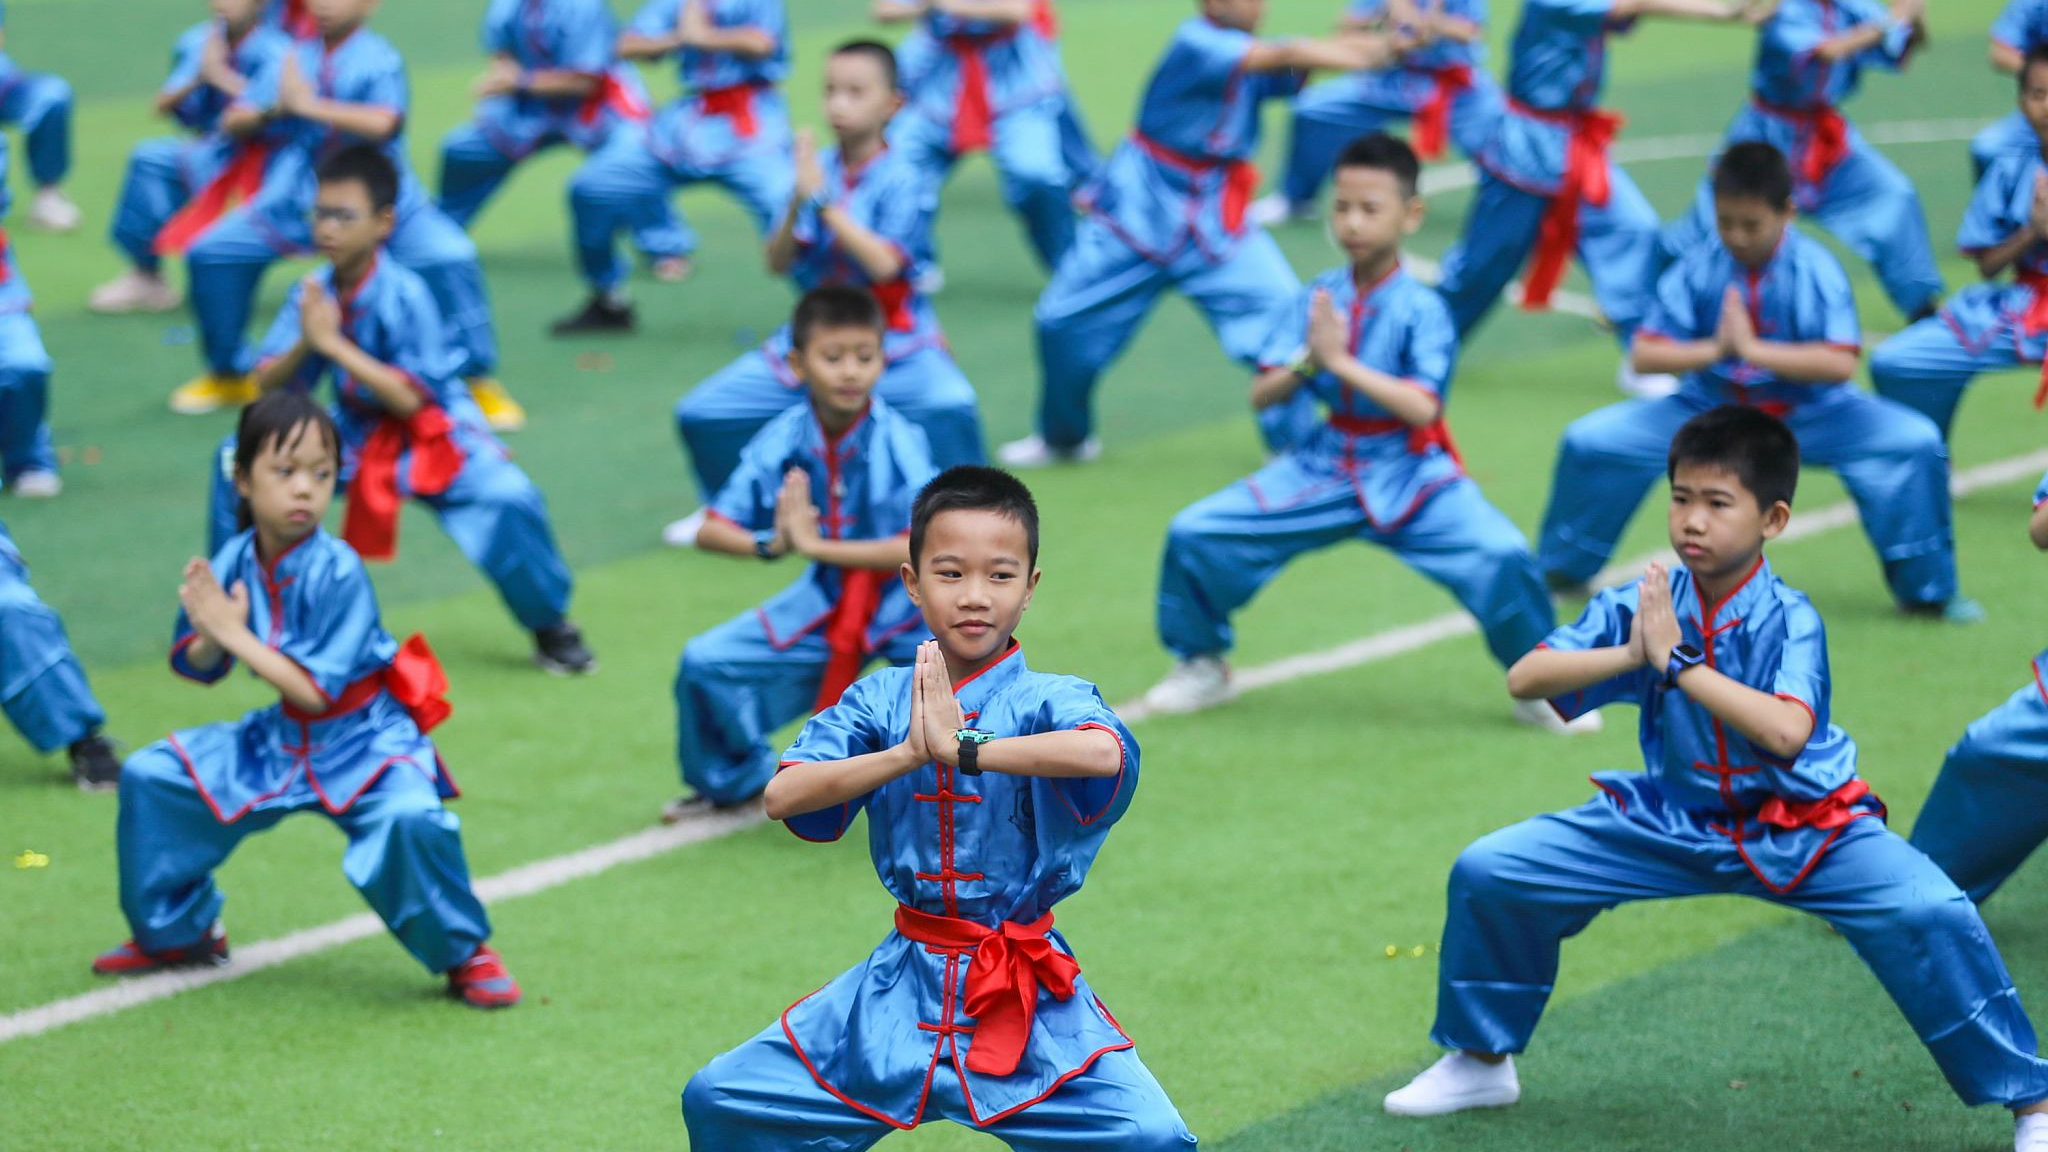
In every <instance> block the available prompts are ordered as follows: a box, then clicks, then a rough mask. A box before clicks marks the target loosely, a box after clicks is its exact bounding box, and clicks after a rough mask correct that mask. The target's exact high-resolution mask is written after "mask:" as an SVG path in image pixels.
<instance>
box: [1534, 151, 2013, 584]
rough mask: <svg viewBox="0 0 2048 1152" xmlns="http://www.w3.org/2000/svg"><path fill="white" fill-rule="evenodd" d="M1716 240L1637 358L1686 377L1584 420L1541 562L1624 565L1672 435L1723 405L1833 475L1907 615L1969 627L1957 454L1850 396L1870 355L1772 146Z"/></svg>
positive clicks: (1732, 169)
mask: <svg viewBox="0 0 2048 1152" xmlns="http://www.w3.org/2000/svg"><path fill="white" fill-rule="evenodd" d="M1713 189H1714V215H1715V225H1716V229H1717V232H1718V243H1710V244H1703V245H1700V246H1699V247H1696V248H1694V249H1693V250H1692V251H1691V252H1688V253H1687V254H1686V256H1685V258H1684V259H1683V260H1680V261H1679V262H1678V263H1677V264H1675V265H1673V266H1672V267H1671V268H1669V269H1667V270H1666V271H1665V273H1664V275H1663V277H1662V278H1661V279H1660V280H1659V281H1658V283H1657V294H1656V300H1655V303H1654V304H1653V305H1652V306H1651V308H1650V311H1649V315H1648V316H1646V317H1645V318H1644V321H1643V325H1642V328H1641V329H1640V330H1639V331H1637V333H1636V335H1635V339H1634V341H1633V343H1632V344H1631V346H1630V355H1631V357H1632V358H1633V359H1634V362H1635V368H1636V370H1637V371H1639V372H1645V373H1674V374H1678V375H1680V376H1681V377H1682V381H1681V384H1680V386H1679V390H1678V391H1677V392H1676V393H1675V394H1673V395H1670V396H1666V397H1663V398H1661V399H1657V400H1645V399H1637V400H1627V401H1623V402H1621V403H1619V404H1615V405H1611V406H1609V407H1606V408H1602V409H1600V410H1599V411H1597V412H1594V413H1591V414H1590V415H1587V416H1582V417H1580V418H1579V419H1577V420H1575V421H1573V422H1572V423H1571V425H1570V426H1569V427H1567V428H1566V429H1565V432H1564V438H1563V441H1562V443H1561V444H1560V445H1559V449H1558V462H1557V471H1556V473H1555V475H1554V476H1553V478H1552V481H1551V489H1550V507H1549V510H1548V511H1546V512H1545V513H1544V517H1543V531H1542V537H1541V544H1540V546H1539V549H1538V558H1539V560H1540V562H1541V563H1542V566H1543V571H1544V573H1545V574H1546V575H1547V576H1548V577H1549V579H1550V581H1551V583H1552V584H1553V585H1554V586H1556V587H1559V588H1565V589H1577V588H1583V587H1584V585H1585V584H1586V582H1587V581H1590V580H1591V579H1593V577H1594V575H1595V574H1596V573H1598V572H1599V570H1600V567H1601V565H1602V564H1604V563H1606V561H1607V558H1608V557H1609V556H1610V555H1612V554H1613V552H1614V548H1615V545H1616V543H1617V542H1618V541H1619V540H1620V539H1621V533H1622V529H1624V528H1626V527H1627V526H1628V521H1629V517H1630V516H1632V515H1633V514H1634V513H1635V509H1636V505H1637V504H1638V503H1640V502H1641V501H1642V498H1643V493H1644V492H1645V491H1647V490H1648V489H1649V487H1650V485H1651V483H1652V482H1653V481H1655V479H1656V477H1657V471H1658V469H1659V468H1660V467H1661V466H1662V461H1663V460H1664V458H1665V454H1666V451H1667V450H1668V449H1669V447H1670V445H1671V436H1672V434H1673V433H1674V432H1676V431H1677V430H1678V428H1679V426H1680V425H1682V424H1684V423H1685V422H1686V421H1687V420H1689V419H1691V418H1692V417H1693V416H1696V415H1698V414H1699V413H1701V412H1704V411H1706V410H1707V409H1709V408H1712V407H1714V406H1716V405H1720V404H1743V405H1749V406H1751V407H1755V408H1759V409H1762V410H1763V411H1764V412H1767V413H1769V414H1770V415H1773V416H1776V417H1778V418H1780V419H1782V420H1784V421H1785V423H1786V424H1787V425H1788V426H1789V427H1790V428H1791V429H1792V432H1793V434H1794V435H1795V436H1797V437H1798V438H1799V443H1800V445H1801V447H1802V449H1803V450H1804V455H1805V457H1806V459H1807V460H1808V461H1809V462H1811V463H1815V464H1820V465H1823V466H1825V467H1828V468H1832V469H1834V470H1835V472H1836V474H1837V475H1839V476H1840V477H1841V479H1842V485H1843V487H1845V488H1847V489H1848V490H1849V496H1850V498H1851V499H1852V500H1854V501H1855V503H1856V509H1857V511H1858V512H1859V513H1861V515H1862V519H1863V531H1864V533H1865V534H1866V535H1867V536H1869V537H1870V542H1871V543H1872V544H1873V545H1874V546H1876V548H1877V554H1878V558H1879V559H1880V560H1881V561H1882V562H1883V566H1884V576H1885V582H1886V583H1887V584H1889V585H1890V586H1891V593H1892V597H1893V599H1894V600H1895V601H1896V602H1897V604H1898V606H1899V609H1900V610H1901V611H1903V612H1907V613H1911V614H1915V615H1927V616H1933V617H1938V618H1942V619H1946V620H1951V621H1956V622H1968V621H1972V620H1977V619H1981V618H1982V617H1983V614H1984V612H1983V609H1982V608H1980V607H1978V605H1977V604H1976V602H1975V601H1973V600H1969V599H1967V598H1965V597H1964V596H1962V595H1961V593H1960V592H1958V591H1957V586H1956V555H1955V537H1954V532H1953V529H1952V527H1951V524H1950V508H1949V491H1948V450H1947V449H1946V448H1945V447H1944V446H1943V445H1942V440H1941V432H1940V430H1939V429H1937V428H1935V427H1934V425H1933V423H1932V422H1930V421H1928V420H1927V419H1926V418H1924V417H1922V416H1921V415H1920V414H1919V413H1917V412H1914V411H1912V410H1911V409H1909V408H1906V407H1904V406H1902V405H1899V404H1894V403H1892V402H1891V401H1889V400H1882V399H1879V398H1878V397H1875V396H1872V395H1870V394H1869V393H1868V392H1865V391H1863V390H1861V389H1859V388H1857V387H1856V386H1855V385H1854V384H1852V383H1850V379H1851V378H1852V377H1853V376H1855V375H1856V360H1857V357H1858V356H1859V355H1860V354H1861V351H1862V333H1861V330H1860V328H1859V326H1858V323H1857V319H1856V301H1855V300H1854V299H1853V298H1852V297H1851V295H1850V292H1849V277H1848V275H1847V273H1845V272H1843V271H1842V265H1841V262H1840V261H1838V260H1836V259H1835V257H1834V256H1833V254H1831V253H1829V252H1828V250H1827V249H1825V248H1823V247H1821V245H1820V244H1819V243H1818V242H1816V241H1814V240H1812V239H1809V238H1808V237H1807V236H1806V234H1805V233H1804V232H1801V231H1800V230H1799V229H1798V228H1796V227H1794V226H1793V224H1792V217H1793V208H1792V172H1791V169H1790V167H1789V166H1788V165H1787V164H1786V163H1785V157H1784V154H1783V153H1780V152H1779V151H1778V150H1777V149H1776V148H1773V147H1772V146H1770V145H1769V144H1765V143H1763V142H1761V141H1755V140H1752V141H1745V142H1743V143H1740V144H1735V145H1731V146H1730V147H1729V148H1728V150H1727V151H1726V152H1723V153H1722V154H1721V159H1720V160H1719V161H1718V162H1717V163H1716V164H1715V167H1714V177H1713Z"/></svg>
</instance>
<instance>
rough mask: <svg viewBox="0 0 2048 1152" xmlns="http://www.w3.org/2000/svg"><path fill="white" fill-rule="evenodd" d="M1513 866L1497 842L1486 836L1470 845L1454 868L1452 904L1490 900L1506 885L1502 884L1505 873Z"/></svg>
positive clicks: (1459, 854)
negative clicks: (1463, 900)
mask: <svg viewBox="0 0 2048 1152" xmlns="http://www.w3.org/2000/svg"><path fill="white" fill-rule="evenodd" d="M1508 866H1509V862H1508V859H1507V857H1506V855H1505V854H1504V853H1502V852H1501V851H1500V850H1499V848H1498V847H1497V846H1496V845H1495V844H1494V843H1493V837H1491V836H1482V837H1480V838H1479V839H1477V840H1474V841H1473V842H1472V843H1471V844H1469V845H1467V846H1466V848H1465V850H1464V851H1463V852H1460V853H1458V859H1457V860H1456V862H1454V863H1453V864H1452V865H1451V880H1450V893H1451V901H1452V902H1453V903H1456V902H1457V901H1458V900H1459V899H1461V898H1463V899H1467V900H1488V899H1491V898H1493V897H1495V896H1498V895H1499V894H1500V893H1501V892H1502V891H1503V890H1504V889H1505V885H1504V884H1503V883H1502V882H1501V875H1502V871H1503V870H1504V869H1505V868H1507V867H1508Z"/></svg>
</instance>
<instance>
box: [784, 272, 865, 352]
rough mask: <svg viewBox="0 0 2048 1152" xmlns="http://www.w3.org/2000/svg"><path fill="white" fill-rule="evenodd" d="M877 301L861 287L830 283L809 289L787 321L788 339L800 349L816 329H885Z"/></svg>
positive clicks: (808, 341)
mask: <svg viewBox="0 0 2048 1152" xmlns="http://www.w3.org/2000/svg"><path fill="white" fill-rule="evenodd" d="M888 326H889V324H888V320H887V319H886V318H885V317H884V316H883V315H882V306H881V304H879V303H877V302H876V301H875V298H874V296H873V295H871V294H869V292H868V290H867V289H865V288H854V287H850V286H847V285H844V284H832V285H827V286H826V287H823V288H813V289H811V290H810V291H809V292H806V293H804V296H803V299H801V300H798V301H797V302H796V314H795V315H794V316H792V317H790V320H789V341H790V343H792V344H794V345H796V346H797V347H798V348H802V347H803V346H804V345H806V344H808V343H810V339H811V333H812V332H814V331H816V330H817V329H819V328H872V329H874V330H875V331H876V332H877V333H881V332H883V331H885V330H886V329H887V328H888Z"/></svg>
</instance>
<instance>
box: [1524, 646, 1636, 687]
mask: <svg viewBox="0 0 2048 1152" xmlns="http://www.w3.org/2000/svg"><path fill="white" fill-rule="evenodd" d="M1642 666H1643V661H1642V657H1641V656H1639V655H1637V653H1636V650H1635V649H1634V648H1633V647H1631V646H1629V645H1626V644H1623V645H1619V646H1617V647H1614V648H1592V649H1588V650H1586V651H1584V652H1560V651H1558V650H1556V649H1553V648H1538V649H1536V650H1535V651H1533V652H1530V653H1529V654H1527V655H1525V656H1523V657H1522V658H1521V659H1520V660H1517V661H1515V666H1514V667H1512V668H1510V669H1508V695H1510V696H1513V697H1514V698H1515V699H1517V700H1551V699H1555V698H1556V697H1559V696H1564V695H1567V694H1569V693H1572V692H1577V691H1578V690H1579V689H1581V688H1590V687H1592V686H1593V685H1595V684H1599V683H1603V682H1605V681H1608V680H1612V679H1614V678H1615V677H1616V676H1623V675H1626V674H1628V673H1630V672H1633V671H1635V670H1636V669H1638V668H1640V667H1642Z"/></svg>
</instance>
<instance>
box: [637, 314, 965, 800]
mask: <svg viewBox="0 0 2048 1152" xmlns="http://www.w3.org/2000/svg"><path fill="white" fill-rule="evenodd" d="M886 334H887V327H886V323H885V321H884V320H883V317H882V308H881V305H879V304H877V303H875V299H874V297H872V296H870V295H868V294H867V293H866V292H864V291H862V290H861V289H858V288H845V287H837V288H818V289H814V290H812V291H810V292H808V293H805V295H804V298H803V300H802V301H800V302H799V303H798V304H797V307H796V315H795V317H794V318H793V319H792V320H791V321H790V331H789V338H790V351H789V369H790V371H791V372H793V373H794V374H795V375H796V376H797V378H798V379H799V380H801V381H803V385H804V388H805V390H806V392H807V393H808V401H807V402H805V403H799V404H797V405H795V406H794V407H791V408H790V409H788V410H787V411H785V412H784V413H783V414H782V415H780V416H777V417H776V418H775V419H773V420H771V421H769V422H768V424H767V426H766V427H764V428H762V429H761V431H760V432H758V433H756V434H755V436H754V438H753V439H752V440H750V441H748V442H747V447H746V450H745V451H744V452H742V453H741V454H740V465H739V468H738V469H737V470H735V471H734V472H733V474H732V477H731V478H730V479H728V480H727V481H726V482H725V487H724V489H722V490H721V491H720V492H719V493H718V496H717V498H716V499H714V500H713V501H712V502H711V510H710V515H709V516H708V518H707V519H706V520H705V522H704V526H703V528H702V529H701V530H699V531H698V533H697V547H699V548H702V549H704V550H705V551H708V552H722V553H724V554H726V555H729V556H743V557H747V558H750V559H751V558H756V557H758V558H759V559H762V560H776V559H780V558H781V557H783V556H787V555H792V554H794V555H796V556H800V557H802V558H804V559H805V560H808V561H809V562H810V563H809V564H808V565H807V566H806V567H805V568H804V571H803V575H802V576H800V577H799V578H798V579H797V582H796V583H794V584H792V585H790V586H789V587H788V588H786V589H784V590H783V591H782V592H780V593H779V594H777V595H776V596H775V597H774V598H772V599H770V600H769V601H768V602H767V603H766V604H763V605H762V606H761V607H759V608H757V609H755V610H754V611H751V612H748V613H746V614H744V615H742V616H740V617H738V618H736V619H733V620H729V621H727V622H726V623H724V624H721V625H719V626H718V627H716V628H714V629H712V630H711V631H709V632H707V633H705V634H704V635H702V636H698V637H696V638H695V639H693V640H691V641H690V642H689V643H688V644H686V645H684V647H683V656H682V660H681V662H680V664H679V665H678V666H677V668H676V685H675V692H676V726H677V727H676V731H677V738H676V758H677V759H678V761H680V762H681V764H682V770H683V783H684V784H685V785H687V786H688V787H689V788H690V789H691V790H692V792H694V793H695V795H694V797H690V796H685V797H684V798H683V799H682V800H680V801H677V802H675V803H673V804H670V805H669V806H668V807H666V808H664V809H663V811H662V816H663V819H664V820H667V821H670V822H673V821H674V820H677V819H680V818H681V817H682V816H683V815H684V814H686V813H687V812H688V811H690V810H691V808H692V807H695V806H699V805H702V804H711V805H716V806H719V807H729V806H731V805H734V804H739V803H742V802H744V801H747V800H751V799H753V798H754V797H755V796H758V795H760V793H761V789H763V788H765V787H767V786H768V778H769V777H771V776H773V775H774V774H775V755H774V750H773V749H772V748H770V746H769V744H768V736H769V734H770V733H772V732H774V731H775V729H777V728H779V727H781V726H782V725H784V724H787V723H788V722H789V721H791V720H793V719H795V718H797V717H798V716H801V715H803V714H804V713H805V712H806V711H812V712H815V711H817V710H818V709H820V708H824V707H826V706H829V705H831V704H833V703H834V702H836V701H837V700H838V699H839V694H840V693H841V692H844V691H845V690H846V686H847V685H849V684H851V683H853V681H854V679H855V677H857V676H859V675H860V670H861V668H862V667H864V666H865V665H866V664H867V662H868V661H869V659H871V658H872V657H875V656H880V657H882V658H884V659H886V660H888V661H890V662H891V663H895V664H907V663H909V662H910V659H911V657H913V656H914V655H916V649H917V643H918V641H919V640H921V639H923V638H924V635H925V634H924V632H922V631H921V630H919V628H918V624H919V620H918V616H917V609H916V607H915V606H914V605H912V604H911V603H910V598H909V596H908V594H907V593H906V592H905V590H904V588H903V585H902V583H901V582H900V581H898V580H897V579H896V578H895V577H896V573H897V571H898V570H899V569H901V568H902V567H903V563H904V561H905V560H907V559H908V558H909V553H908V551H907V550H906V549H905V547H904V543H903V541H904V534H905V533H906V532H908V531H909V530H910V502H911V500H912V499H913V498H914V497H915V496H916V495H917V491H918V489H920V488H922V487H924V485H925V482H926V481H928V480H930V479H931V478H932V476H933V474H934V473H935V471H936V469H934V468H933V467H932V461H931V449H930V448H929V447H928V446H927V445H926V443H925V437H924V433H923V432H922V431H921V430H919V429H918V427H917V426H916V425H914V424H912V423H910V422H909V421H908V420H905V419H904V418H903V417H901V416H899V415H897V414H896V411H895V409H893V408H891V407H889V405H888V402H887V401H884V400H880V399H876V398H875V397H874V395H873V393H874V390H875V383H876V381H878V380H880V379H881V376H882V366H883V359H882V342H883V340H884V338H885V336H886Z"/></svg>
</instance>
